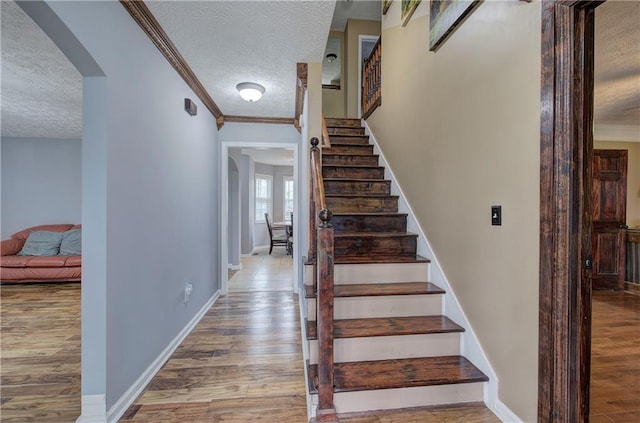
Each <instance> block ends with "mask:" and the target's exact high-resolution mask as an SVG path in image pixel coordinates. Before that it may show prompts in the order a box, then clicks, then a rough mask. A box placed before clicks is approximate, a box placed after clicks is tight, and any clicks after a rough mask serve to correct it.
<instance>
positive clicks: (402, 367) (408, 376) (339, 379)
mask: <svg viewBox="0 0 640 423" xmlns="http://www.w3.org/2000/svg"><path fill="white" fill-rule="evenodd" d="M317 375H318V366H317V365H315V364H313V365H309V380H310V381H313V380H316V378H317ZM488 380H489V378H488V377H487V376H486V375H485V374H484V373H482V372H481V371H480V370H479V369H478V368H477V367H476V366H474V365H473V364H472V363H471V362H470V361H469V360H467V359H466V358H464V357H462V356H459V355H452V356H443V357H422V358H405V359H396V360H377V361H361V362H351V363H335V364H334V392H353V391H367V390H374V389H394V388H412V387H418V386H433V385H449V384H458V383H473V382H486V381H488ZM310 390H311V393H314V394H315V393H317V388H316V386H315V384H314V383H311V384H310Z"/></svg>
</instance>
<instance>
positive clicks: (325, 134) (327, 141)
mask: <svg viewBox="0 0 640 423" xmlns="http://www.w3.org/2000/svg"><path fill="white" fill-rule="evenodd" d="M322 148H331V138H329V130H328V129H327V121H326V120H325V118H324V113H323V114H322Z"/></svg>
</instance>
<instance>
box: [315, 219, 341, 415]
mask: <svg viewBox="0 0 640 423" xmlns="http://www.w3.org/2000/svg"><path fill="white" fill-rule="evenodd" d="M318 216H319V218H320V221H321V223H320V227H319V228H318V249H317V250H318V260H317V263H318V283H319V289H318V313H317V315H318V317H317V325H318V348H319V349H320V351H319V354H318V410H317V415H316V420H317V421H318V422H337V416H336V410H335V406H334V404H333V226H332V225H331V222H330V221H331V217H332V214H331V212H330V211H329V210H327V209H326V208H325V209H322V210H320V213H318Z"/></svg>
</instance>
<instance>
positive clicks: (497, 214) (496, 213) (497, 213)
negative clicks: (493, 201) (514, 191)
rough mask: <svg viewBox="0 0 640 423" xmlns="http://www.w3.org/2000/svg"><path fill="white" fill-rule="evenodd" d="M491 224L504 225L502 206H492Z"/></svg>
mask: <svg viewBox="0 0 640 423" xmlns="http://www.w3.org/2000/svg"><path fill="white" fill-rule="evenodd" d="M491 224H492V225H493V226H502V206H491Z"/></svg>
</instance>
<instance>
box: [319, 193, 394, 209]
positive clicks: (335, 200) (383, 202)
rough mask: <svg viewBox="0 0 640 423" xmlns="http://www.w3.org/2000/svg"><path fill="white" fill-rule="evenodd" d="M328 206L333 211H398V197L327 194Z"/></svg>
mask: <svg viewBox="0 0 640 423" xmlns="http://www.w3.org/2000/svg"><path fill="white" fill-rule="evenodd" d="M326 200H327V207H328V208H329V210H331V211H332V212H333V213H397V212H398V197H393V196H381V197H349V196H345V197H342V196H340V197H339V196H332V195H329V194H327V197H326Z"/></svg>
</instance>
